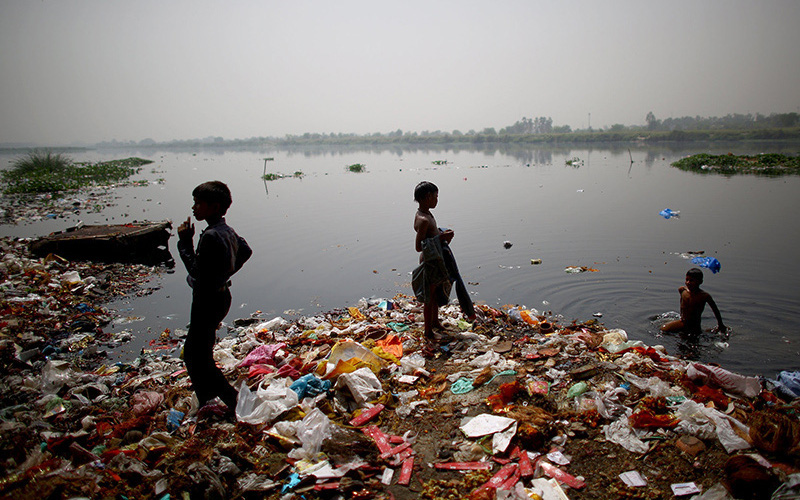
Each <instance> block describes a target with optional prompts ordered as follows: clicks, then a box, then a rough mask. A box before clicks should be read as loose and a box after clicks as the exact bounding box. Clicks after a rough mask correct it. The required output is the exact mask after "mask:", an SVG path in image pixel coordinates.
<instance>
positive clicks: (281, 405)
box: [236, 379, 298, 425]
mask: <svg viewBox="0 0 800 500" xmlns="http://www.w3.org/2000/svg"><path fill="white" fill-rule="evenodd" d="M297 404H298V400H297V393H296V392H294V391H293V390H292V389H290V388H289V386H287V385H286V383H285V379H279V380H274V381H273V382H272V384H270V385H269V387H266V388H264V387H262V386H261V385H259V387H258V389H257V390H256V391H255V392H253V391H251V390H250V388H249V387H247V384H242V386H241V387H240V388H239V399H238V401H237V402H236V418H237V420H239V421H240V422H245V423H248V424H254V425H259V424H266V423H269V422H271V421H272V420H274V419H275V418H277V417H278V416H279V415H280V414H282V413H283V412H285V411H286V410H288V409H290V408H293V407H295V406H297Z"/></svg>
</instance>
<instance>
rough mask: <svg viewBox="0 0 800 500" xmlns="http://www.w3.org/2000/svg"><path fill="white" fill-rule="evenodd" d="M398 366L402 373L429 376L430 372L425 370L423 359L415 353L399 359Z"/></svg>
mask: <svg viewBox="0 0 800 500" xmlns="http://www.w3.org/2000/svg"><path fill="white" fill-rule="evenodd" d="M400 366H402V367H403V373H407V374H410V375H424V376H426V377H427V376H428V375H430V372H429V371H427V370H426V369H425V357H424V356H423V355H422V354H420V353H418V352H415V353H414V354H410V355H408V356H404V357H403V358H402V359H400Z"/></svg>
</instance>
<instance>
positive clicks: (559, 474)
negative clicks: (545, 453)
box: [539, 462, 586, 490]
mask: <svg viewBox="0 0 800 500" xmlns="http://www.w3.org/2000/svg"><path fill="white" fill-rule="evenodd" d="M539 467H541V468H542V471H544V473H545V475H547V476H548V477H552V478H553V479H555V480H556V481H558V482H559V483H564V484H566V485H567V486H569V487H570V488H574V489H576V490H579V489H581V488H583V487H585V486H586V483H585V482H583V481H581V480H580V479H578V478H577V477H575V476H573V475H571V474H568V473H566V472H564V471H563V470H561V469H559V468H558V467H556V466H555V465H553V464H550V463H547V462H539Z"/></svg>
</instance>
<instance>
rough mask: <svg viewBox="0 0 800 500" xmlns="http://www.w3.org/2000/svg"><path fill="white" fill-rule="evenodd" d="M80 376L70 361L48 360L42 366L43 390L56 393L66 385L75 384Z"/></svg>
mask: <svg viewBox="0 0 800 500" xmlns="http://www.w3.org/2000/svg"><path fill="white" fill-rule="evenodd" d="M79 377H80V375H79V374H77V373H75V372H74V371H73V370H72V368H71V367H70V365H69V363H68V362H66V361H54V360H52V359H51V360H48V361H47V363H46V364H45V365H44V368H42V382H41V387H42V392H43V393H45V394H55V393H57V392H58V391H59V390H60V389H61V387H63V386H64V385H68V386H72V385H74V384H75V383H76V382H77V381H78V380H79Z"/></svg>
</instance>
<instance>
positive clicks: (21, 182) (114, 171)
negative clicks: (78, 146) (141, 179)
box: [0, 151, 152, 194]
mask: <svg viewBox="0 0 800 500" xmlns="http://www.w3.org/2000/svg"><path fill="white" fill-rule="evenodd" d="M148 163H152V161H151V160H145V159H143V158H125V159H122V160H112V161H105V162H99V163H86V162H81V163H75V162H73V161H72V160H71V159H70V158H69V157H67V156H65V155H63V154H61V153H53V152H51V151H32V152H30V153H28V154H27V155H26V156H24V157H22V158H18V159H17V160H15V161H14V162H13V163H12V165H11V168H10V169H9V170H4V171H2V172H0V184H2V191H3V193H5V194H35V193H59V192H62V191H69V190H74V189H80V188H82V187H87V186H97V185H103V184H110V183H117V182H121V181H123V180H125V179H127V178H128V177H130V176H131V175H133V174H136V173H138V172H139V171H140V170H141V167H142V165H146V164H148Z"/></svg>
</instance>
